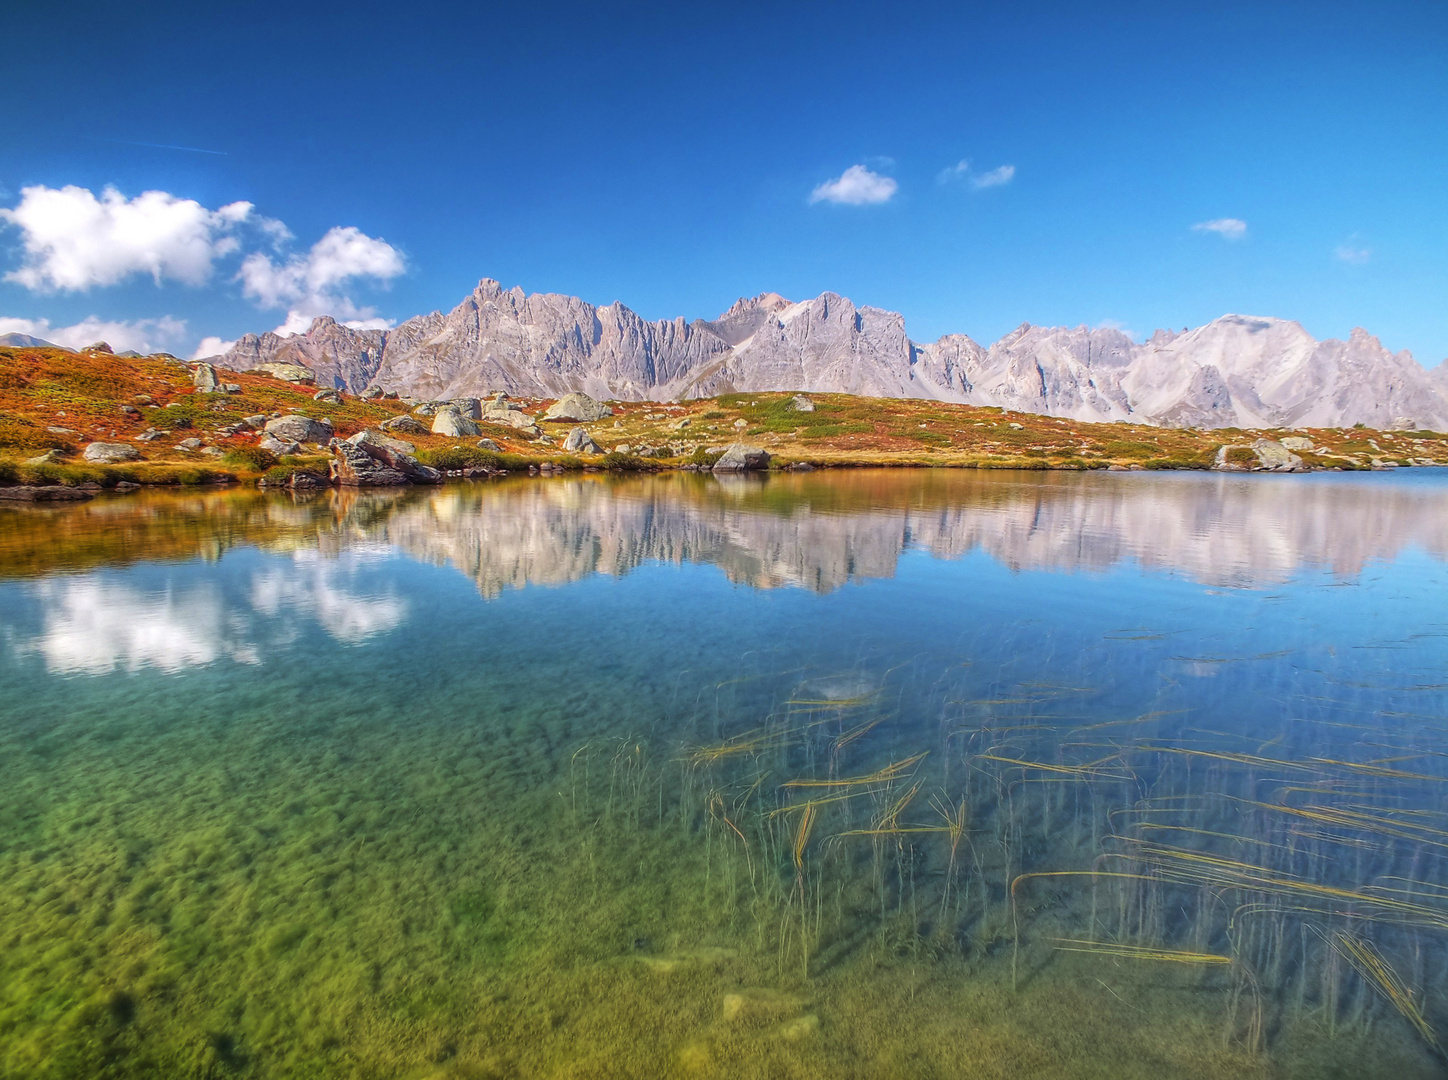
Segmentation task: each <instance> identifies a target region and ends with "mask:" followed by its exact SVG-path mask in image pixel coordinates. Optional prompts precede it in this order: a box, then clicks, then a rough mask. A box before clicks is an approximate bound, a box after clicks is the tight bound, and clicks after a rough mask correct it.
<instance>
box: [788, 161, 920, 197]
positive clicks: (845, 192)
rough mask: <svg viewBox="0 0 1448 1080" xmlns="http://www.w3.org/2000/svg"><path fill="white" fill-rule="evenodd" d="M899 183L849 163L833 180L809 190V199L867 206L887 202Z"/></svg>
mask: <svg viewBox="0 0 1448 1080" xmlns="http://www.w3.org/2000/svg"><path fill="white" fill-rule="evenodd" d="M898 190H900V185H899V184H897V183H896V182H895V180H894V179H893V178H891V177H889V176H881V175H880V174H879V173H874V172H871V171H870V170H869V169H867V168H865V166H863V165H851V166H850V167H849V168H848V169H846V170H845V171H844V173H843V174H842V175H841V176H840V177H839V178H838V179H835V180H828V181H826V182H825V183H823V184H821V185H820V186H819V187H817V188H815V189H814V190H813V191H812V192H810V196H809V201H810V204H811V205H813V204H815V203H817V202H832V203H839V204H841V205H844V206H868V205H870V204H872V203H884V202H889V201H890V200H891V198H893V197H894V195H895V192H896V191H898Z"/></svg>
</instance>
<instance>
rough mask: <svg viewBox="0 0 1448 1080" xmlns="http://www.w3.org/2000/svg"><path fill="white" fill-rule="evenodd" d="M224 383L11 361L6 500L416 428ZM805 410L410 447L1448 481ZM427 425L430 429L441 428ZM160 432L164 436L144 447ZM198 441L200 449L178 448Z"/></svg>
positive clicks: (146, 360)
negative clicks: (205, 389)
mask: <svg viewBox="0 0 1448 1080" xmlns="http://www.w3.org/2000/svg"><path fill="white" fill-rule="evenodd" d="M221 376H222V380H223V382H226V383H231V384H233V385H234V386H235V387H237V390H236V392H233V393H214V394H211V393H198V392H196V390H195V387H194V385H193V383H192V369H191V367H190V366H189V365H187V364H186V363H184V362H182V361H179V360H177V359H175V358H172V357H167V356H164V355H163V356H150V357H120V356H114V355H112V354H109V353H94V352H86V353H68V352H64V351H62V350H56V349H0V486H4V485H49V484H64V485H70V486H78V485H83V484H98V485H100V486H101V487H114V486H115V485H116V484H118V483H123V482H124V483H137V484H178V485H203V484H213V483H232V482H255V481H256V480H258V479H261V478H262V477H266V478H267V479H268V480H269V481H272V482H276V481H284V480H285V479H286V477H287V476H288V475H290V474H291V473H292V472H294V471H296V470H297V469H310V470H315V471H325V464H326V460H327V458H326V456H325V454H323V453H320V452H313V453H311V454H309V455H303V456H299V457H296V458H284V459H280V460H279V459H276V458H275V457H273V456H272V455H268V454H266V453H265V452H261V451H258V449H257V447H256V441H257V434H256V432H255V431H251V430H239V431H236V430H233V428H234V427H235V426H236V425H239V424H241V422H242V421H243V420H245V418H247V417H255V416H269V415H279V414H290V413H298V414H302V415H305V416H309V417H312V418H313V419H318V420H322V419H325V420H328V421H330V422H331V423H332V426H333V430H334V431H335V432H336V434H337V435H339V436H341V437H343V438H345V437H347V436H349V435H352V434H355V433H356V432H358V431H361V430H363V429H364V428H368V427H375V426H377V425H378V424H381V423H383V422H384V421H387V420H390V419H393V418H394V417H397V416H399V415H402V414H404V413H406V412H407V411H408V406H407V404H406V403H404V402H402V401H398V400H377V401H364V400H362V399H361V398H357V397H354V396H352V395H343V397H342V400H341V401H340V402H326V401H316V400H314V399H313V394H314V393H315V388H314V387H311V386H304V385H294V384H291V383H287V382H284V381H282V380H280V379H276V378H273V377H271V376H269V375H261V374H256V375H252V374H245V373H237V372H222V373H221ZM793 396H794V395H791V394H781V393H767V394H766V393H758V394H727V395H723V396H721V397H717V398H708V399H702V400H697V401H689V402H682V403H670V404H659V403H655V402H622V403H615V404H614V416H613V417H610V418H609V419H607V420H603V421H600V422H598V423H595V424H590V425H586V426H587V427H588V428H589V431H590V433H591V434H592V435H593V437H594V439H595V440H596V441H597V442H598V443H599V444H600V445H601V446H603V447H604V449H605V450H606V451H608V452H607V453H606V454H604V455H573V454H564V453H561V452H560V451H559V444H560V443H561V442H562V439H563V437H564V436H566V434H567V432H568V431H569V429H570V428H572V427H573V426H574V425H573V424H571V423H551V422H544V424H543V426H544V428H545V432H546V434H547V438H544V439H530V438H528V437H525V436H524V435H522V434H521V433H520V432H518V431H517V430H515V429H513V428H511V427H508V426H506V425H501V424H490V423H486V422H485V423H482V424H481V425H480V426H481V428H482V436H483V437H486V438H488V439H491V440H492V441H493V442H494V444H495V445H496V446H497V447H498V450H497V451H490V450H486V449H479V448H478V447H477V446H476V445H475V443H476V441H477V440H476V439H458V438H454V437H449V436H442V435H433V434H431V433H427V434H422V435H408V436H406V438H407V440H408V441H409V442H412V443H414V444H415V445H416V447H417V450H418V456H419V458H420V459H421V460H423V461H424V462H428V463H430V464H433V465H434V466H435V467H437V468H440V469H443V470H445V471H449V472H457V471H460V470H462V469H467V468H475V467H490V468H503V469H508V470H510V471H517V470H526V469H528V468H529V467H530V466H534V467H536V466H540V465H544V464H548V465H552V466H556V467H559V468H563V469H580V468H600V469H610V470H619V471H629V470H637V469H644V468H648V469H653V468H680V467H684V466H688V465H695V466H698V465H708V464H710V463H712V461H713V460H714V459H715V458H716V457H717V455H718V453H719V452H720V451H721V450H722V449H723V447H724V446H726V445H727V444H729V443H731V442H735V441H740V440H744V441H748V442H750V443H754V444H757V445H760V446H763V447H764V448H765V449H767V450H768V451H769V452H770V453H771V454H772V455H773V457H774V461H775V464H776V465H778V466H780V467H784V466H788V465H791V464H796V463H808V464H811V465H815V466H818V467H845V466H859V465H871V466H940V467H955V468H984V469H995V468H999V469H1102V468H1110V467H1112V466H1116V467H1119V468H1140V469H1206V468H1210V467H1211V466H1212V465H1213V463H1214V462H1215V460H1216V456H1217V452H1218V450H1219V449H1220V448H1221V447H1223V446H1229V447H1237V449H1233V450H1231V451H1230V454H1229V461H1233V462H1240V463H1242V464H1249V463H1250V462H1251V460H1252V458H1253V455H1252V454H1251V452H1250V451H1249V450H1247V449H1245V447H1246V446H1247V445H1248V444H1250V443H1251V442H1252V441H1253V440H1254V439H1257V438H1261V437H1267V438H1280V437H1282V436H1284V435H1287V434H1292V435H1296V436H1299V437H1302V438H1306V439H1310V440H1311V442H1312V445H1313V448H1314V449H1313V451H1312V452H1307V451H1299V456H1301V457H1302V459H1303V461H1304V463H1305V464H1307V465H1308V466H1311V467H1315V468H1340V469H1363V468H1372V467H1374V466H1375V465H1377V466H1383V465H1398V466H1406V465H1421V464H1448V436H1445V435H1443V434H1441V433H1433V432H1419V431H1411V432H1386V431H1374V430H1370V429H1366V428H1347V429H1322V428H1312V429H1296V430H1293V431H1291V432H1284V431H1278V430H1268V431H1240V430H1237V429H1217V430H1210V431H1203V430H1195V429H1182V428H1158V427H1151V426H1148V425H1142V424H1127V423H1112V424H1092V423H1084V422H1080V421H1075V420H1067V419H1062V418H1058V417H1048V416H1037V415H1034V414H1030V413H1013V412H1007V411H1005V410H1002V409H998V408H980V407H975V406H969V405H955V404H948V403H942V402H933V401H915V400H902V399H879V398H858V397H852V396H850V395H847V394H811V395H810V401H811V403H812V404H813V405H814V409H813V410H812V411H804V412H802V411H799V410H798V409H796V408H794V407H793V405H792V404H791V399H792V398H793ZM519 404H520V405H522V407H523V408H524V409H525V410H526V411H527V412H529V413H533V414H541V412H542V411H543V409H545V408H546V407H547V406H548V405H549V404H551V401H550V400H549V399H521V400H520V401H519ZM421 420H422V422H423V423H424V424H429V423H430V421H429V420H428V418H426V417H423V418H421ZM156 431H159V432H162V433H164V434H163V435H162V436H161V437H159V438H155V439H151V440H148V441H141V436H143V435H146V434H148V433H150V432H156ZM193 439H195V440H200V445H192V446H190V447H184V446H182V445H181V444H182V443H183V442H185V441H187V440H193ZM94 441H101V442H124V443H128V444H130V445H133V446H135V447H136V448H137V449H138V450H139V451H140V453H141V455H142V456H141V459H140V460H138V461H135V462H130V463H127V464H123V465H115V466H104V465H91V464H89V463H86V462H84V461H83V460H82V459H81V453H82V451H83V450H84V448H85V446H86V445H87V444H88V443H90V442H94ZM51 450H54V451H58V452H59V455H60V460H59V461H55V462H50V463H45V464H27V463H26V462H27V461H28V460H30V459H32V458H34V457H37V456H39V455H42V454H44V453H46V452H47V451H51ZM318 450H320V448H318Z"/></svg>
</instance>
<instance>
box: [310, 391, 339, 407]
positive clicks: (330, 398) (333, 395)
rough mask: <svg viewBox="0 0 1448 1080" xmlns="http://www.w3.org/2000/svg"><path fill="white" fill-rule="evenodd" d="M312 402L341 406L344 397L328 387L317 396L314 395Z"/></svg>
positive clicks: (316, 394) (317, 393)
mask: <svg viewBox="0 0 1448 1080" xmlns="http://www.w3.org/2000/svg"><path fill="white" fill-rule="evenodd" d="M312 400H313V401H325V402H326V403H327V404H328V405H340V404H342V395H341V394H339V393H337V391H335V390H333V389H332V388H331V387H328V388H326V389H325V390H318V391H317V392H316V393H315V394H313V395H312Z"/></svg>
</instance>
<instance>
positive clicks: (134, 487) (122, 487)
mask: <svg viewBox="0 0 1448 1080" xmlns="http://www.w3.org/2000/svg"><path fill="white" fill-rule="evenodd" d="M111 490H112V491H114V492H116V494H118V495H125V494H126V493H127V492H131V491H140V490H141V485H140V484H135V483H132V482H131V481H130V480H117V481H116V486H115V487H113V488H111Z"/></svg>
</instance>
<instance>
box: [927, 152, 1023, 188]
mask: <svg viewBox="0 0 1448 1080" xmlns="http://www.w3.org/2000/svg"><path fill="white" fill-rule="evenodd" d="M1015 175H1016V167H1015V166H1014V165H1001V166H998V167H996V168H994V169H991V170H990V171H989V172H983V173H978V172H973V171H972V170H971V167H970V162H969V161H968V160H965V159H962V160H960V161H957V162H956V163H955V164H954V165H951V166H950V167H949V168H946V169H941V170H940V172H939V173H937V174H936V176H935V179H936V181H937V182H938V183H941V184H949V183H952V182H956V181H960V182H964V183H968V184H970V186H971V187H973V188H992V187H1000V186H1001V185H1002V184H1009V183H1010V182H1011V181H1012V180H1013V179H1015Z"/></svg>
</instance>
